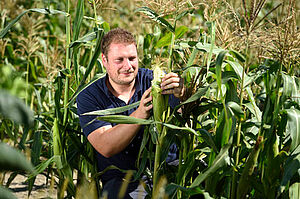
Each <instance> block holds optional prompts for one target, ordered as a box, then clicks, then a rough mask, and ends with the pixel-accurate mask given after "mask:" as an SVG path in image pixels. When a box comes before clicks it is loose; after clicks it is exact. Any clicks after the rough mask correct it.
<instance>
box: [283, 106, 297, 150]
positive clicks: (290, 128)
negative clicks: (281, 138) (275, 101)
mask: <svg viewBox="0 0 300 199" xmlns="http://www.w3.org/2000/svg"><path fill="white" fill-rule="evenodd" d="M286 111H287V116H288V120H287V125H286V132H287V134H289V135H290V136H291V139H292V143H291V148H290V150H291V151H293V150H295V149H296V148H297V147H298V146H300V111H299V110H297V109H294V108H292V109H287V110H286Z"/></svg>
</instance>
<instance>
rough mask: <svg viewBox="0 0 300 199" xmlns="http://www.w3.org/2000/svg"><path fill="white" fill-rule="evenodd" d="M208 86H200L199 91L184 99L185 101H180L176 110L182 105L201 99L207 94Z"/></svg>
mask: <svg viewBox="0 0 300 199" xmlns="http://www.w3.org/2000/svg"><path fill="white" fill-rule="evenodd" d="M208 88H209V86H206V87H204V88H199V89H198V91H197V92H196V93H195V94H194V95H192V96H191V97H190V98H188V99H187V100H186V101H184V102H182V103H180V104H179V105H177V106H176V107H175V110H177V109H178V108H179V107H181V106H182V105H184V104H188V103H191V102H194V101H196V100H198V99H200V98H201V97H203V96H205V94H206V92H207V90H208Z"/></svg>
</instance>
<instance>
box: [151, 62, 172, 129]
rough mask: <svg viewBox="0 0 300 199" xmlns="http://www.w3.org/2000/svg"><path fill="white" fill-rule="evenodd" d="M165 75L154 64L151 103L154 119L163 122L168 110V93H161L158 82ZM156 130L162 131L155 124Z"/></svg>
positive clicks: (160, 127) (159, 126)
mask: <svg viewBox="0 0 300 199" xmlns="http://www.w3.org/2000/svg"><path fill="white" fill-rule="evenodd" d="M164 76H165V73H164V71H163V70H162V69H161V68H160V67H158V66H155V67H154V69H153V80H152V90H151V95H152V104H153V117H154V120H155V121H159V122H164V120H165V117H166V112H167V110H168V100H169V96H168V95H162V94H161V91H162V90H161V88H160V83H161V79H162V78H163V77H164ZM156 128H157V130H158V132H161V131H162V126H161V125H156Z"/></svg>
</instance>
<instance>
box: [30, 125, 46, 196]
mask: <svg viewBox="0 0 300 199" xmlns="http://www.w3.org/2000/svg"><path fill="white" fill-rule="evenodd" d="M42 134H43V132H42V131H36V132H35V133H34V135H33V143H32V147H31V162H32V164H33V165H34V166H36V165H38V164H39V162H40V156H41V151H42V146H43V138H42ZM34 181H35V178H32V179H30V180H28V192H29V194H28V195H30V193H31V191H32V188H33V185H34Z"/></svg>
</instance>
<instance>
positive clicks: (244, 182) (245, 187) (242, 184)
mask: <svg viewBox="0 0 300 199" xmlns="http://www.w3.org/2000/svg"><path fill="white" fill-rule="evenodd" d="M262 143H263V137H261V136H260V137H258V138H257V141H256V144H255V146H254V147H253V149H252V151H251V153H250V155H249V156H248V159H247V162H246V164H245V167H244V169H243V173H242V176H241V178H240V180H239V183H238V188H237V198H245V197H246V194H247V193H248V192H249V188H250V184H249V181H250V177H251V176H252V174H253V171H254V168H255V167H256V164H257V158H258V155H259V152H260V149H261V147H262Z"/></svg>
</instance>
